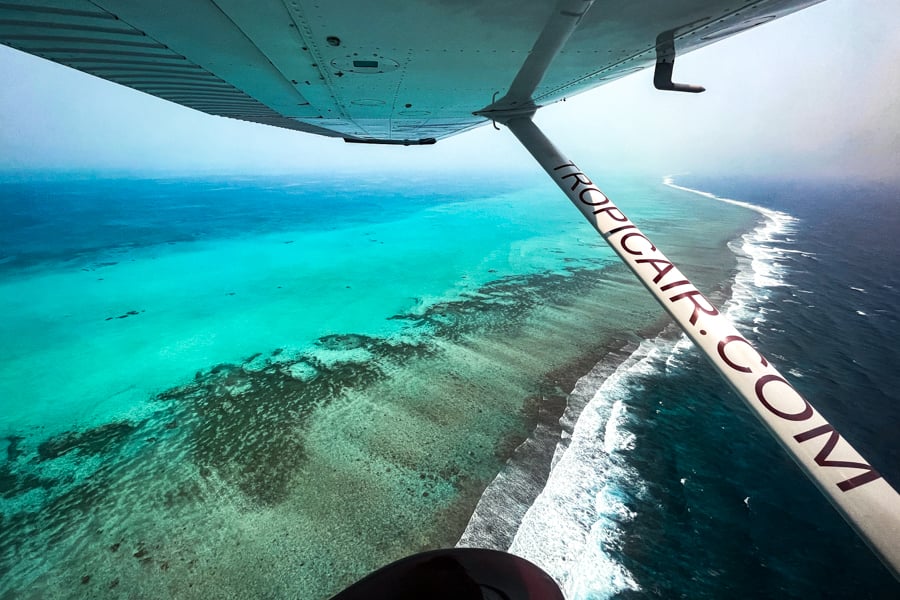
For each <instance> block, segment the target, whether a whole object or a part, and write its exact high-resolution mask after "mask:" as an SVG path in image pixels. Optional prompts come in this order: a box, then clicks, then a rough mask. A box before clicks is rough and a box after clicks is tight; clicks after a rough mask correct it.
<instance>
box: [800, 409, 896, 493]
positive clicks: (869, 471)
mask: <svg viewBox="0 0 900 600" xmlns="http://www.w3.org/2000/svg"><path fill="white" fill-rule="evenodd" d="M826 433H827V434H830V435H829V436H828V440H827V441H826V442H825V445H824V446H822V449H821V450H819V453H818V454H816V458H815V461H816V464H817V465H819V466H820V467H846V468H848V469H865V470H866V472H865V473H861V474H859V475H857V476H856V477H851V478H850V479H847V480H845V481H841V482H840V483H838V484H837V486H838V487H839V488H840V490H841V491H842V492H846V491H848V490H852V489H853V488H856V487H859V486H861V485H863V484H864V483H869V482H870V481H875V480H876V479H880V478H881V474H880V473H878V471H876V470H875V469H873V468H872V467H871V465H867V464H866V463H859V462H853V461H849V460H828V456H829V455H830V454H831V451H832V450H834V447H835V446H837V443H838V440H840V439H841V435H840V434H839V433H838V432H837V431H835V430H834V427H832V426H831V424H829V423H825V424H824V425H820V426H818V427H815V428H813V429H810V430H809V431H804V432H803V433H798V434H797V435H795V436H794V439H795V440H797V441H798V442H800V443H801V444H802V443H803V442H805V441H807V440H811V439H813V438H815V437H819V436H820V435H825V434H826Z"/></svg>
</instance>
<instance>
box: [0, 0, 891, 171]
mask: <svg viewBox="0 0 900 600" xmlns="http://www.w3.org/2000/svg"><path fill="white" fill-rule="evenodd" d="M898 31H900V1H898V0H827V1H826V2H824V3H823V4H820V5H817V6H814V7H812V8H810V9H807V10H804V11H801V12H799V13H796V14H794V15H791V16H789V17H786V18H784V19H780V20H778V21H775V22H773V23H769V24H766V25H763V26H761V27H757V28H756V29H753V30H751V31H748V32H745V33H743V34H740V35H738V36H735V37H733V38H730V39H728V40H725V41H724V42H720V43H717V44H714V45H712V46H709V47H707V48H704V49H702V50H699V51H697V52H694V53H692V54H688V55H685V56H683V57H680V58H679V59H678V61H677V62H676V68H675V79H676V80H677V81H685V82H688V83H694V84H700V85H704V86H706V88H707V92H706V93H704V94H699V95H693V94H676V93H663V92H658V91H656V90H654V89H653V86H652V76H653V74H652V70H650V69H648V70H645V71H643V72H640V73H637V74H635V75H632V76H630V77H627V78H625V79H623V80H620V81H618V82H615V83H612V84H609V85H606V86H603V87H601V88H598V89H596V90H594V91H592V92H589V93H586V94H583V95H581V96H577V97H575V98H570V99H569V100H568V101H567V102H564V103H558V104H556V105H553V106H551V107H547V108H545V109H542V110H541V111H540V112H539V113H538V116H537V119H536V120H537V122H538V123H539V124H540V125H541V126H542V127H543V128H544V129H545V131H546V132H547V134H548V135H549V136H550V137H551V139H553V140H554V141H555V142H556V143H557V144H558V145H559V146H560V147H561V148H562V149H563V151H565V152H566V153H568V154H569V155H570V156H571V157H572V158H574V159H575V160H576V161H578V162H579V163H581V164H582V166H583V167H585V166H591V167H592V168H600V169H603V170H629V171H634V170H639V171H643V172H648V173H656V174H663V173H679V172H707V173H721V172H728V173H741V174H758V175H760V176H765V175H783V174H792V173H796V174H801V175H805V176H809V175H816V176H844V175H847V174H851V175H864V176H868V177H875V178H889V179H900V174H898V172H900V166H898V165H900V36H898V35H897V32H898ZM0 81H3V86H2V87H0V170H10V169H14V170H17V169H50V170H55V169H82V168H89V169H96V170H107V169H115V170H121V169H125V170H129V171H144V170H149V171H154V172H158V171H173V170H174V171H182V172H187V173H191V172H205V171H210V170H216V171H229V172H240V173H253V172H264V171H280V172H284V171H298V170H304V171H306V170H313V171H316V170H321V169H324V168H328V169H333V168H334V167H335V165H340V164H342V165H347V169H348V170H353V169H355V168H358V166H359V165H365V167H366V168H370V169H371V168H375V169H380V170H387V171H391V172H398V173H400V172H403V171H408V170H410V169H422V170H424V169H453V170H461V169H468V170H472V169H479V170H480V169H484V168H489V169H504V168H529V169H530V168H536V167H532V164H533V163H532V159H531V158H530V157H529V156H528V155H527V154H526V153H525V151H524V150H522V149H521V148H520V147H519V146H518V144H517V142H516V141H515V140H514V138H513V137H512V135H511V134H510V133H509V132H507V131H502V132H497V131H494V130H493V129H492V128H491V127H490V126H488V127H483V128H481V129H479V130H476V131H472V132H469V133H465V134H462V135H459V136H455V137H453V138H449V139H447V140H442V141H441V142H439V143H438V144H437V145H436V146H431V147H409V148H405V147H397V148H394V147H379V146H358V145H350V144H345V143H344V142H342V141H340V140H333V139H326V138H319V137H317V136H311V135H305V134H300V133H297V132H290V131H284V130H279V129H275V128H271V127H266V126H262V125H253V124H248V123H242V122H238V121H233V120H230V119H223V118H219V117H211V116H208V115H203V114H201V113H198V112H195V111H192V110H189V109H186V108H182V107H180V106H177V105H174V104H171V103H168V102H165V101H162V100H158V99H156V98H152V97H150V96H147V95H144V94H141V93H139V92H135V91H133V90H130V89H128V88H124V87H121V86H118V85H115V84H111V83H108V82H105V81H103V80H100V79H97V78H94V77H91V76H88V75H84V74H82V73H79V72H77V71H74V70H72V69H69V68H66V67H62V66H60V65H56V64H54V63H51V62H48V61H45V60H42V59H38V58H35V57H32V56H29V55H26V54H23V53H21V52H18V51H15V50H12V49H9V48H6V47H4V46H0Z"/></svg>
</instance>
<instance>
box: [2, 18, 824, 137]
mask: <svg viewBox="0 0 900 600" xmlns="http://www.w3.org/2000/svg"><path fill="white" fill-rule="evenodd" d="M819 1H821V0H680V1H679V2H672V1H671V0H644V1H641V2H634V1H633V0H603V1H598V2H596V4H595V5H594V7H593V8H592V9H591V10H590V11H589V12H588V13H587V14H586V15H585V16H584V18H583V19H582V20H581V22H580V23H579V25H578V29H577V30H576V31H575V32H574V34H573V35H572V36H571V38H569V39H568V41H567V43H566V46H565V48H563V50H562V52H561V53H560V54H559V55H558V56H556V58H555V59H554V60H553V62H552V64H551V65H550V67H549V69H548V70H547V71H546V73H544V74H543V77H542V79H541V81H540V84H539V85H538V87H537V89H536V90H535V92H534V94H533V100H534V102H535V103H536V104H537V105H538V106H540V105H546V104H550V103H553V102H556V101H558V100H561V99H563V98H565V97H567V96H572V95H574V94H577V93H580V92H583V91H585V90H588V89H590V88H593V87H596V86H599V85H602V84H604V83H608V82H610V81H613V80H615V79H618V78H620V77H623V76H625V75H628V74H630V73H633V72H635V71H638V70H640V69H643V68H646V67H648V66H653V65H654V64H656V62H657V54H658V50H659V48H660V43H661V42H660V40H663V39H668V40H669V42H668V43H669V44H672V43H674V48H673V50H674V51H675V52H677V53H678V54H682V53H684V52H688V51H690V50H693V49H696V48H700V47H702V46H705V45H707V44H710V43H712V42H715V41H717V40H719V39H722V38H725V37H727V36H730V35H733V34H735V33H738V32H740V31H744V30H746V29H749V28H751V27H755V26H757V25H760V24H762V23H765V22H767V21H770V20H773V19H775V18H778V17H781V16H784V15H786V14H789V13H791V12H794V11H796V10H799V9H802V8H804V7H807V6H810V5H812V4H816V3H817V2H819ZM557 10H559V8H558V7H557V1H556V0H492V1H490V2H474V1H471V0H419V1H409V0H380V1H378V2H371V1H367V2H361V1H354V0H344V1H328V2H325V1H322V0H255V1H253V2H248V1H244V0H154V1H153V2H147V1H145V0H7V1H4V2H0V43H3V44H6V45H8V46H12V47H13V48H17V49H19V50H22V51H24V52H28V53H30V54H35V55H38V56H41V57H43V58H46V59H49V60H52V61H54V62H57V63H61V64H64V65H67V66H70V67H73V68H75V69H78V70H80V71H84V72H86V73H90V74H92V75H96V76H97V77H101V78H103V79H107V80H110V81H114V82H116V83H120V84H122V85H125V86H128V87H131V88H134V89H137V90H140V91H142V92H146V93H148V94H151V95H153V96H158V97H160V98H164V99H166V100H170V101H172V102H176V103H178V104H181V105H184V106H187V107H190V108H193V109H196V110H199V111H202V112H205V113H209V114H213V115H220V116H223V117H230V118H235V119H241V120H245V121H252V122H255V123H264V124H266V125H273V126H276V127H283V128H287V129H294V130H298V131H303V132H307V133H314V134H319V135H325V136H331V137H343V138H345V139H346V140H347V141H356V142H373V143H401V144H422V143H433V142H434V141H435V140H438V139H441V138H444V137H447V136H450V135H454V134H456V133H459V132H462V131H465V130H467V129H471V128H473V127H477V126H479V125H482V124H484V123H487V122H489V119H488V118H487V117H485V116H483V115H476V114H474V113H476V112H477V111H479V110H480V109H483V108H484V107H485V106H488V105H490V104H491V103H492V102H493V101H494V100H495V99H496V97H498V96H500V97H502V96H504V95H505V94H507V93H508V91H509V89H508V88H509V87H510V82H512V81H513V79H514V77H515V76H516V74H517V72H518V71H519V69H520V67H521V66H522V65H523V62H524V61H525V59H526V58H527V57H528V55H529V52H530V50H531V49H532V45H533V44H534V43H535V40H536V39H537V38H538V36H539V35H540V34H541V32H542V30H543V29H544V27H545V24H546V23H547V22H548V21H549V20H550V19H551V17H552V16H553V15H554V12H555V11H557ZM60 92H61V93H64V90H60Z"/></svg>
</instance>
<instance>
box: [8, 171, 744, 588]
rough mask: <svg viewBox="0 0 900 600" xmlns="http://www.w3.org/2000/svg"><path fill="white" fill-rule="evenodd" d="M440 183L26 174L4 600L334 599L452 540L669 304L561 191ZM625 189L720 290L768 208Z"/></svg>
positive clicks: (12, 340) (15, 192)
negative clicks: (741, 240) (573, 401)
mask: <svg viewBox="0 0 900 600" xmlns="http://www.w3.org/2000/svg"><path fill="white" fill-rule="evenodd" d="M419 183H420V184H421V185H418V184H416V182H412V184H411V183H410V182H403V183H402V184H401V183H392V182H388V181H384V180H361V181H344V182H340V183H339V185H335V184H334V182H326V181H311V180H303V181H300V182H297V181H288V180H279V179H265V180H244V181H242V180H222V181H193V180H187V181H172V180H164V181H141V180H128V181H86V180H81V181H78V180H66V181H55V182H43V183H38V182H28V183H21V182H20V183H14V182H8V183H7V184H5V185H4V186H3V188H2V210H3V212H4V214H5V215H7V216H8V217H9V218H7V219H5V220H4V221H5V223H6V225H4V230H3V234H4V235H3V237H2V239H3V246H2V252H3V256H2V257H0V260H2V262H0V272H2V280H0V310H2V311H3V313H4V314H6V315H12V318H8V319H5V320H4V321H3V323H2V325H0V327H2V331H0V339H2V340H3V343H2V346H0V365H2V366H0V403H2V406H0V429H2V433H3V436H4V438H5V440H6V445H7V448H6V450H7V452H6V454H7V459H6V461H5V462H4V463H3V467H2V472H0V475H2V477H0V484H2V501H0V510H2V515H3V517H2V521H0V529H2V536H0V539H2V540H3V541H2V542H0V574H2V581H3V583H2V588H0V595H2V596H3V597H6V596H9V597H71V596H72V595H73V593H74V592H73V590H77V593H75V595H83V594H82V593H81V592H82V591H84V592H85V593H87V591H88V590H90V593H91V594H92V595H95V596H97V597H103V596H104V595H110V596H114V595H117V594H120V593H128V594H130V595H133V596H135V597H168V596H171V597H196V598H205V597H217V598H218V597H249V596H256V595H259V594H261V593H265V594H272V595H280V596H286V597H308V598H319V597H325V596H327V595H328V594H329V593H331V592H334V591H335V590H336V589H339V588H340V587H341V586H343V585H346V584H347V583H349V582H351V581H352V580H354V579H355V578H357V577H358V576H360V575H362V574H363V573H365V572H366V571H368V570H371V569H373V568H375V567H377V566H380V565H382V564H384V563H386V562H388V561H390V560H392V559H394V558H398V557H400V556H402V555H405V554H408V553H410V552H413V551H416V550H421V549H425V548H432V547H436V546H441V545H443V546H447V545H452V544H453V543H454V542H455V541H456V539H457V538H458V537H459V535H460V533H461V532H462V529H463V528H464V526H465V523H466V521H467V520H468V517H469V515H470V514H471V511H472V510H473V508H474V505H475V502H477V500H478V497H479V496H480V494H481V492H482V490H483V489H484V487H485V486H486V485H487V483H488V482H490V480H491V479H492V478H493V477H494V475H495V474H496V473H497V472H498V471H499V470H500V469H501V467H502V465H503V463H504V461H505V460H506V457H507V456H508V455H509V454H510V452H511V451H512V449H513V448H515V447H516V446H517V445H518V444H519V443H520V442H521V441H522V440H524V439H525V438H526V437H527V436H528V435H529V434H530V432H531V430H532V428H533V427H534V425H535V423H536V421H537V420H538V419H539V418H540V413H541V411H542V410H543V411H548V410H549V411H551V412H552V411H553V410H555V411H557V413H558V412H561V410H562V403H564V401H565V395H566V393H567V392H568V391H569V389H570V388H571V385H573V384H574V381H575V380H576V379H577V378H578V377H580V376H581V375H582V374H584V373H585V372H586V371H587V370H588V369H590V366H591V365H593V364H594V363H595V362H597V361H599V360H600V359H602V358H603V356H605V355H606V354H607V353H608V352H610V351H612V350H615V349H618V348H621V347H622V346H624V345H626V344H629V343H630V344H634V343H637V342H639V341H640V340H641V338H642V336H644V335H646V336H653V335H655V332H656V331H657V330H658V328H659V327H660V326H661V321H660V315H659V310H658V309H657V308H656V307H655V306H653V304H652V303H651V302H650V301H649V300H647V299H646V298H645V296H644V294H643V291H642V290H641V289H640V288H639V286H638V284H636V283H635V282H633V281H632V279H631V277H630V275H628V274H627V273H625V272H624V270H623V269H622V268H621V267H619V266H618V265H617V264H616V263H615V262H614V261H613V257H612V255H611V253H610V251H609V250H607V249H606V248H605V245H604V244H603V243H602V241H601V240H599V239H598V238H597V237H596V235H595V234H594V232H593V231H592V230H591V229H590V228H589V227H588V226H587V225H586V224H583V223H582V222H581V221H580V217H579V215H578V214H577V213H576V212H575V211H574V210H573V209H572V208H571V207H570V206H567V205H566V203H565V200H564V199H561V198H560V197H559V194H558V192H557V191H556V190H554V189H552V188H551V187H550V185H549V184H544V183H543V182H542V181H541V180H535V181H534V182H531V181H529V182H526V183H525V184H522V183H517V184H510V183H507V182H502V181H494V182H492V184H491V186H490V187H488V188H487V189H485V188H484V187H483V186H482V187H474V186H472V185H469V184H461V183H458V182H452V181H438V182H434V181H427V183H428V185H427V186H426V185H425V183H426V181H425V180H423V181H422V182H419ZM606 189H607V191H608V192H609V193H610V195H612V196H613V197H621V198H623V200H624V199H625V198H627V200H624V201H622V202H621V204H622V206H623V207H624V208H626V210H628V212H629V213H630V216H632V218H634V219H635V220H636V221H638V222H640V223H641V224H642V228H643V229H644V230H645V231H647V232H648V233H650V234H652V235H653V236H654V238H655V240H656V241H657V243H659V244H660V245H661V246H663V244H665V245H664V246H663V247H665V248H666V251H667V254H668V255H669V256H670V257H672V258H673V259H676V260H677V261H679V262H680V263H681V264H682V268H683V270H684V271H685V272H686V273H688V274H689V275H691V276H692V277H693V278H694V279H695V282H697V283H698V285H701V286H702V287H703V289H707V290H710V289H711V290H716V289H718V290H720V291H721V292H725V291H726V288H727V285H728V282H729V280H730V278H731V276H732V274H733V270H734V268H735V263H734V258H733V256H732V254H731V253H730V252H729V251H728V250H727V248H726V247H725V243H726V242H727V241H728V240H730V239H732V238H734V237H735V236H737V235H738V234H739V233H741V232H743V231H745V230H747V229H748V228H750V227H751V226H752V224H753V223H754V222H755V220H756V216H754V215H752V214H751V213H748V212H747V211H744V210H743V209H739V208H736V207H733V206H728V205H724V204H720V203H716V202H714V201H710V200H705V199H702V198H697V199H692V200H691V201H685V197H684V195H679V194H674V193H673V192H672V191H671V190H669V189H667V188H665V187H663V186H661V185H660V184H659V183H657V182H650V183H645V182H641V181H640V180H628V179H625V178H619V179H613V180H612V182H611V183H610V184H609V185H607V186H606ZM701 210H702V212H703V214H704V215H705V216H706V217H707V218H712V219H713V222H715V224H716V226H715V229H714V230H710V229H709V228H707V229H704V230H703V231H699V230H698V229H697V228H696V226H695V217H696V214H698V211H701ZM73 586H76V587H74V588H73ZM77 586H87V587H85V588H82V587H77Z"/></svg>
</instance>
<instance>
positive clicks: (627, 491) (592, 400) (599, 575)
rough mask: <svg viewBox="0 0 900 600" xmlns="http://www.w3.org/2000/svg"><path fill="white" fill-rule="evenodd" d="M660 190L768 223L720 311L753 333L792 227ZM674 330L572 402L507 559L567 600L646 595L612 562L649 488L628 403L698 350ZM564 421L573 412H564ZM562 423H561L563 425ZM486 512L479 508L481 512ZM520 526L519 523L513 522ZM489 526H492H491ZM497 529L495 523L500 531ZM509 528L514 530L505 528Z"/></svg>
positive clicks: (499, 485) (745, 243)
mask: <svg viewBox="0 0 900 600" xmlns="http://www.w3.org/2000/svg"><path fill="white" fill-rule="evenodd" d="M663 183H664V184H665V185H667V186H669V187H672V188H674V189H679V190H682V191H686V192H691V193H695V194H699V195H701V196H704V197H706V198H710V199H714V200H718V201H722V202H727V203H730V204H735V205H738V206H742V207H745V208H747V209H750V210H753V211H756V212H758V213H760V214H761V215H762V216H763V217H764V219H763V220H762V221H761V222H760V224H759V225H758V226H757V227H756V228H754V229H753V230H752V231H750V232H748V233H746V234H744V235H743V236H741V237H740V238H739V239H738V240H735V241H733V242H732V243H730V244H729V248H730V249H731V250H732V251H733V252H734V253H735V254H736V256H737V258H738V272H737V274H736V276H735V279H734V282H733V285H732V290H731V291H732V294H731V299H730V300H729V301H728V302H727V303H726V304H725V306H724V307H723V311H724V312H726V314H728V315H729V316H730V317H731V318H732V319H733V320H735V321H737V322H738V323H739V324H741V325H744V326H750V327H755V326H757V325H758V324H759V323H760V322H761V320H762V319H763V316H761V315H760V314H759V312H758V307H759V304H760V302H761V301H762V300H764V299H765V298H766V297H767V293H766V290H767V289H768V288H771V287H776V286H783V285H785V281H784V277H783V275H784V268H783V266H782V265H781V262H782V261H781V260H780V257H783V256H784V253H785V252H786V250H782V249H780V248H778V247H777V246H776V245H775V244H774V242H776V240H777V238H778V236H782V235H784V234H786V233H788V232H789V231H790V230H791V229H792V228H793V224H794V222H795V221H796V219H794V218H793V217H791V216H790V215H787V214H785V213H782V212H778V211H773V210H769V209H766V208H762V207H759V206H756V205H753V204H749V203H746V202H741V201H738V200H732V199H729V198H720V197H718V196H715V195H714V194H710V193H708V192H704V191H701V190H693V189H690V188H686V187H683V186H678V185H676V184H675V183H674V182H673V180H672V178H671V177H666V178H665V179H664V181H663ZM674 332H675V330H674V328H672V327H670V328H668V329H667V330H666V331H664V332H663V333H661V334H660V335H659V336H657V337H656V338H655V339H653V340H648V341H645V342H643V343H642V344H641V345H640V347H638V348H637V349H636V350H635V351H634V352H633V353H632V354H631V355H630V356H629V357H628V358H627V359H626V360H625V361H624V362H621V363H620V364H619V366H618V368H616V369H615V370H613V371H612V372H610V365H609V362H608V361H604V362H601V363H599V364H598V365H596V366H595V367H594V369H592V370H591V372H589V373H588V374H587V375H585V376H584V377H582V379H581V380H579V381H578V384H577V385H576V387H575V390H573V392H572V394H571V395H570V397H569V402H570V403H572V404H573V405H575V410H576V411H578V409H580V406H578V405H579V404H583V403H584V399H585V398H589V400H588V401H587V404H586V405H584V408H583V409H582V410H580V416H579V417H578V418H577V422H575V423H574V426H570V427H566V423H562V425H563V429H562V434H561V439H560V442H559V444H558V445H557V448H556V453H555V455H554V458H553V462H552V467H551V472H550V475H549V477H548V479H547V482H546V485H545V486H544V489H543V490H542V491H541V493H540V494H539V495H538V496H537V498H536V499H535V500H534V502H533V503H532V504H531V506H530V507H529V508H528V510H527V511H526V512H525V514H524V516H523V517H521V522H520V524H519V526H518V530H517V531H516V533H515V536H514V537H513V540H512V543H511V544H510V546H509V551H510V552H512V553H513V554H516V555H519V556H521V557H523V558H526V559H528V560H531V561H532V562H534V563H536V564H538V565H539V566H541V567H542V568H543V569H545V570H546V571H547V572H548V573H550V574H551V575H552V576H553V577H554V578H555V579H556V580H557V582H559V584H560V585H561V586H562V588H563V589H564V591H565V593H566V596H567V597H568V598H570V599H571V600H578V599H582V598H610V597H612V596H613V595H615V594H616V593H618V592H622V591H626V590H634V591H638V590H640V586H639V584H638V582H637V581H636V580H635V579H634V577H633V576H632V574H631V573H630V572H629V571H628V569H627V568H626V567H625V566H624V565H622V564H621V563H620V562H618V561H617V560H616V558H615V555H616V553H617V551H618V550H619V549H620V546H621V538H622V525H624V524H625V523H627V522H628V521H630V520H631V519H633V518H634V513H633V512H632V511H631V510H630V509H629V508H628V505H629V501H628V500H629V496H630V495H632V494H638V495H639V494H641V493H642V488H643V482H641V481H640V479H639V475H638V473H637V472H636V471H635V469H633V468H632V467H631V466H630V465H629V464H628V451H629V450H630V449H631V448H632V447H633V444H634V443H635V439H634V436H633V434H632V433H630V431H629V427H628V418H629V417H628V402H629V400H630V399H631V398H632V397H633V394H634V392H635V390H636V388H637V387H638V386H639V383H638V381H639V379H640V378H642V377H644V376H646V375H652V374H655V373H659V372H664V371H666V370H668V369H672V368H676V367H678V366H679V365H680V364H681V363H682V361H683V357H684V355H685V353H687V352H690V351H692V344H691V343H690V341H689V340H688V339H687V338H686V337H685V336H683V335H682V336H677V335H676V334H674ZM567 415H570V416H571V411H570V410H568V409H567ZM564 419H565V417H564ZM505 482H506V479H505V476H504V474H503V473H501V475H498V477H497V479H496V480H495V481H494V483H492V484H491V486H489V488H488V490H487V491H486V492H485V498H488V497H501V496H502V495H503V486H504V483H505ZM479 508H481V504H479ZM492 520H493V519H492V518H491V515H490V514H488V513H484V512H483V513H479V510H476V512H475V514H474V515H473V517H472V520H471V521H470V524H469V528H467V530H466V533H465V534H464V535H463V537H462V539H461V540H460V545H476V546H477V545H479V538H481V539H482V540H483V539H485V538H484V537H481V536H480V535H479V531H485V530H490V528H491V524H490V522H489V521H492ZM517 520H518V517H516V518H515V519H513V521H517ZM486 521H488V522H487V523H486ZM495 523H496V521H495ZM505 526H506V527H507V528H508V527H509V526H510V523H509V522H506V523H505Z"/></svg>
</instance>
